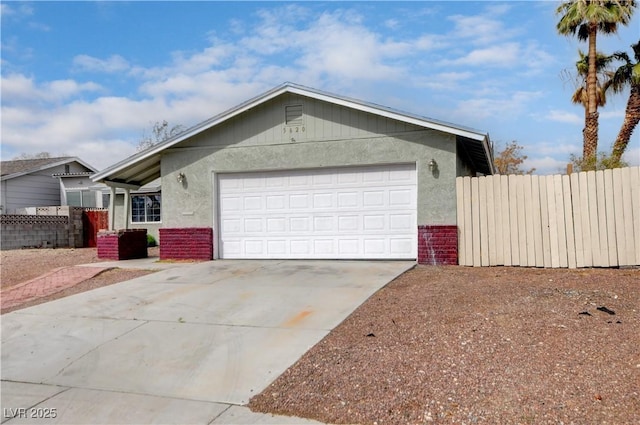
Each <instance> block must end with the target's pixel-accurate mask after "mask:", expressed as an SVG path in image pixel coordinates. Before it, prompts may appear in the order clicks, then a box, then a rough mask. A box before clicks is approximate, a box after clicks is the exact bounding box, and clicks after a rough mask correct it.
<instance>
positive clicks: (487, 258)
mask: <svg viewBox="0 0 640 425" xmlns="http://www.w3.org/2000/svg"><path fill="white" fill-rule="evenodd" d="M456 192H457V204H458V231H459V238H458V258H459V264H460V265H465V266H498V265H504V266H528V267H553V268H558V267H568V268H576V267H617V266H632V265H636V266H637V265H640V167H628V168H617V169H613V170H604V171H589V172H581V173H574V174H571V175H553V176H535V175H526V176H520V175H508V176H504V175H495V176H485V177H473V178H471V177H458V178H457V179H456Z"/></svg>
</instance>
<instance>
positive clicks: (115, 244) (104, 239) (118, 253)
mask: <svg viewBox="0 0 640 425" xmlns="http://www.w3.org/2000/svg"><path fill="white" fill-rule="evenodd" d="M147 257H148V253H147V229H132V230H101V231H100V232H98V258H101V259H105V260H132V259H134V258H147Z"/></svg>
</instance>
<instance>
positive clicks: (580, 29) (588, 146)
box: [556, 0, 636, 163]
mask: <svg viewBox="0 0 640 425" xmlns="http://www.w3.org/2000/svg"><path fill="white" fill-rule="evenodd" d="M635 7H636V2H635V0H572V1H565V2H563V3H562V4H561V5H560V6H559V7H558V8H557V9H556V14H561V15H562V17H561V18H560V21H559V22H558V24H557V26H556V28H557V30H558V32H559V33H560V34H562V35H577V36H578V39H579V40H581V41H588V42H589V53H588V58H589V61H588V63H589V67H588V72H587V111H586V113H585V125H584V130H583V131H582V133H583V159H584V160H585V161H587V162H591V161H593V162H594V163H595V158H596V152H597V151H598V101H597V91H598V89H597V67H596V65H597V64H596V61H597V53H596V37H597V34H598V32H601V33H604V34H611V33H615V32H617V30H618V24H622V25H627V24H628V23H629V21H630V20H631V16H632V15H633V12H634V9H635Z"/></svg>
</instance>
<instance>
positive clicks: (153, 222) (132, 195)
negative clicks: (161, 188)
mask: <svg viewBox="0 0 640 425" xmlns="http://www.w3.org/2000/svg"><path fill="white" fill-rule="evenodd" d="M152 196H158V197H159V206H158V217H159V220H157V221H149V215H148V210H147V207H146V205H147V204H146V199H145V208H144V221H134V219H133V218H134V214H133V208H134V198H135V197H144V198H150V197H152ZM129 220H130V223H131V224H159V223H162V193H161V192H153V193H132V194H131V211H130V214H129Z"/></svg>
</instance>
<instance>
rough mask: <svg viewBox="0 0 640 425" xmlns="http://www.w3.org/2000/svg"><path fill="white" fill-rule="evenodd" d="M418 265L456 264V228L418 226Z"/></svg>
mask: <svg viewBox="0 0 640 425" xmlns="http://www.w3.org/2000/svg"><path fill="white" fill-rule="evenodd" d="M418 263H419V264H431V265H455V264H458V226H455V225H452V226H437V225H434V226H427V225H422V226H418Z"/></svg>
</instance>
